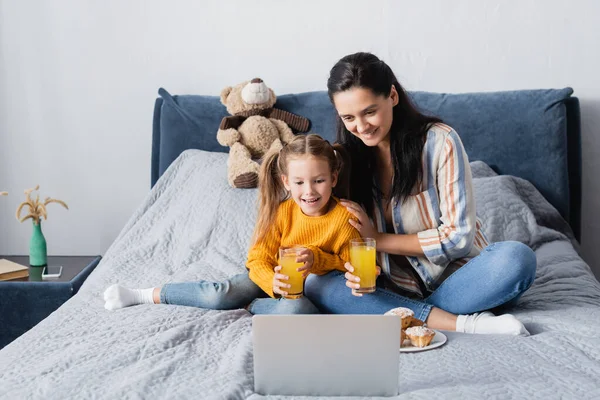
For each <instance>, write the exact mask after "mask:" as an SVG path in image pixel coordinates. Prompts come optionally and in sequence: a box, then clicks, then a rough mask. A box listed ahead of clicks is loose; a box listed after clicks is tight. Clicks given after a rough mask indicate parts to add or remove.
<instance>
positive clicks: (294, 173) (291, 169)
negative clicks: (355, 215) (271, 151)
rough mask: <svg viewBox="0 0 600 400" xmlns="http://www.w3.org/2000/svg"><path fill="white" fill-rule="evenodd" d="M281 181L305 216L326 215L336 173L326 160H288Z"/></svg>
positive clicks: (311, 158) (308, 158)
mask: <svg viewBox="0 0 600 400" xmlns="http://www.w3.org/2000/svg"><path fill="white" fill-rule="evenodd" d="M281 179H282V181H283V185H284V186H285V188H286V190H288V191H289V192H290V194H291V196H292V198H293V199H294V201H295V202H296V204H298V206H300V209H301V210H302V212H303V213H304V214H305V215H308V216H310V217H319V216H321V215H325V214H326V213H327V211H328V205H329V199H330V198H331V193H332V191H333V188H334V187H335V185H336V183H337V173H336V172H332V171H331V167H330V166H329V163H328V162H327V159H325V158H320V157H314V156H304V157H294V158H290V159H289V160H288V164H287V175H282V177H281Z"/></svg>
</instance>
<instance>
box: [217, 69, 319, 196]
mask: <svg viewBox="0 0 600 400" xmlns="http://www.w3.org/2000/svg"><path fill="white" fill-rule="evenodd" d="M276 101H277V97H276V96H275V93H274V92H273V90H272V89H270V88H269V87H267V85H266V84H265V83H264V82H263V80H262V79H260V78H254V79H252V80H251V81H250V82H243V83H240V84H239V85H237V86H234V87H230V86H228V87H226V88H225V89H223V90H222V91H221V103H223V105H224V106H225V107H227V112H229V114H231V116H229V117H224V118H223V120H222V121H221V125H220V126H219V131H218V132H217V141H218V142H219V143H220V144H221V145H222V146H229V147H231V149H230V151H229V158H228V160H227V180H228V181H229V184H230V185H231V186H232V187H235V188H253V187H256V186H257V184H258V170H259V162H258V161H257V160H260V158H261V157H263V156H264V155H265V154H266V153H267V152H268V151H269V150H271V149H273V150H279V149H281V148H282V147H283V144H282V143H289V142H290V141H291V140H292V139H293V138H294V134H293V133H292V129H294V130H295V131H297V132H307V131H308V129H309V126H310V121H309V120H308V119H307V118H305V117H301V116H299V115H295V114H292V113H290V112H287V111H284V110H280V109H277V108H273V105H274V104H275V102H276Z"/></svg>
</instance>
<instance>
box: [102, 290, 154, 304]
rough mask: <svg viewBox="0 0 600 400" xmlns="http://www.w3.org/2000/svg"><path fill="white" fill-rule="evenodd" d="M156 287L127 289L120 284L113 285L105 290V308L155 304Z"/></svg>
mask: <svg viewBox="0 0 600 400" xmlns="http://www.w3.org/2000/svg"><path fill="white" fill-rule="evenodd" d="M153 292H154V288H149V289H127V288H125V287H123V286H119V285H111V286H110V287H109V288H108V289H106V290H105V291H104V300H105V301H106V303H104V308H106V309H107V310H116V309H118V308H123V307H129V306H133V305H136V304H154V298H153V296H152V293H153Z"/></svg>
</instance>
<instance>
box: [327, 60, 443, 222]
mask: <svg viewBox="0 0 600 400" xmlns="http://www.w3.org/2000/svg"><path fill="white" fill-rule="evenodd" d="M392 85H394V87H395V88H396V91H397V92H398V104H397V105H396V106H394V108H393V122H392V126H391V128H390V152H391V156H392V167H393V169H394V180H393V184H392V190H391V192H390V197H392V198H396V199H399V201H400V202H402V201H404V200H405V199H406V197H407V196H409V195H410V194H411V192H412V190H413V188H414V187H415V185H416V184H418V183H419V182H421V179H422V177H423V166H422V164H421V158H422V153H423V145H424V144H425V139H426V135H427V130H428V128H429V126H430V125H431V124H433V123H436V122H442V121H441V120H440V119H439V118H435V117H430V116H426V115H424V114H422V113H420V112H419V111H418V110H417V109H416V108H415V106H414V105H413V104H412V102H411V101H410V99H409V97H408V95H407V94H406V91H405V90H404V88H402V86H401V85H400V83H399V82H398V79H396V76H395V75H394V73H393V72H392V69H391V68H390V67H389V66H388V65H387V64H386V63H385V62H383V61H381V60H380V59H379V58H377V57H376V56H375V55H373V54H371V53H355V54H350V55H348V56H345V57H344V58H342V59H341V60H339V61H338V62H337V63H336V64H335V65H334V66H333V68H332V69H331V71H330V73H329V79H328V80H327V90H328V94H329V98H330V99H331V102H332V103H333V96H334V95H335V94H336V93H339V92H343V91H345V90H348V89H351V88H355V87H357V88H363V89H370V90H371V91H372V92H373V93H374V94H375V95H377V96H385V97H388V96H390V94H391V88H392ZM337 141H338V142H339V143H341V144H342V145H343V146H344V147H345V148H346V150H347V152H348V154H349V164H350V165H349V167H350V173H351V181H352V184H351V190H350V199H351V200H353V201H356V202H357V203H359V204H362V205H363V206H364V207H365V208H366V209H367V212H368V213H369V215H370V216H371V217H372V216H373V199H374V198H375V196H377V195H381V194H382V191H381V188H380V187H379V183H378V182H377V180H376V179H374V177H375V176H376V165H377V164H376V162H375V152H374V151H373V149H370V148H369V147H368V146H366V145H365V144H364V143H363V142H362V141H361V140H360V139H359V138H357V137H356V136H354V135H353V134H351V133H350V132H349V131H348V130H347V129H346V127H345V126H344V122H343V121H342V119H341V118H338V121H337Z"/></svg>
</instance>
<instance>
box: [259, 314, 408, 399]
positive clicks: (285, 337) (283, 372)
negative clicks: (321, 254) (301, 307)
mask: <svg viewBox="0 0 600 400" xmlns="http://www.w3.org/2000/svg"><path fill="white" fill-rule="evenodd" d="M252 341H253V346H254V391H255V392H257V393H259V394H262V395H309V396H310V395H314V396H395V395H397V394H398V376H399V355H400V352H399V348H400V318H398V317H396V316H393V315H256V316H254V317H253V318H252Z"/></svg>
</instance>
